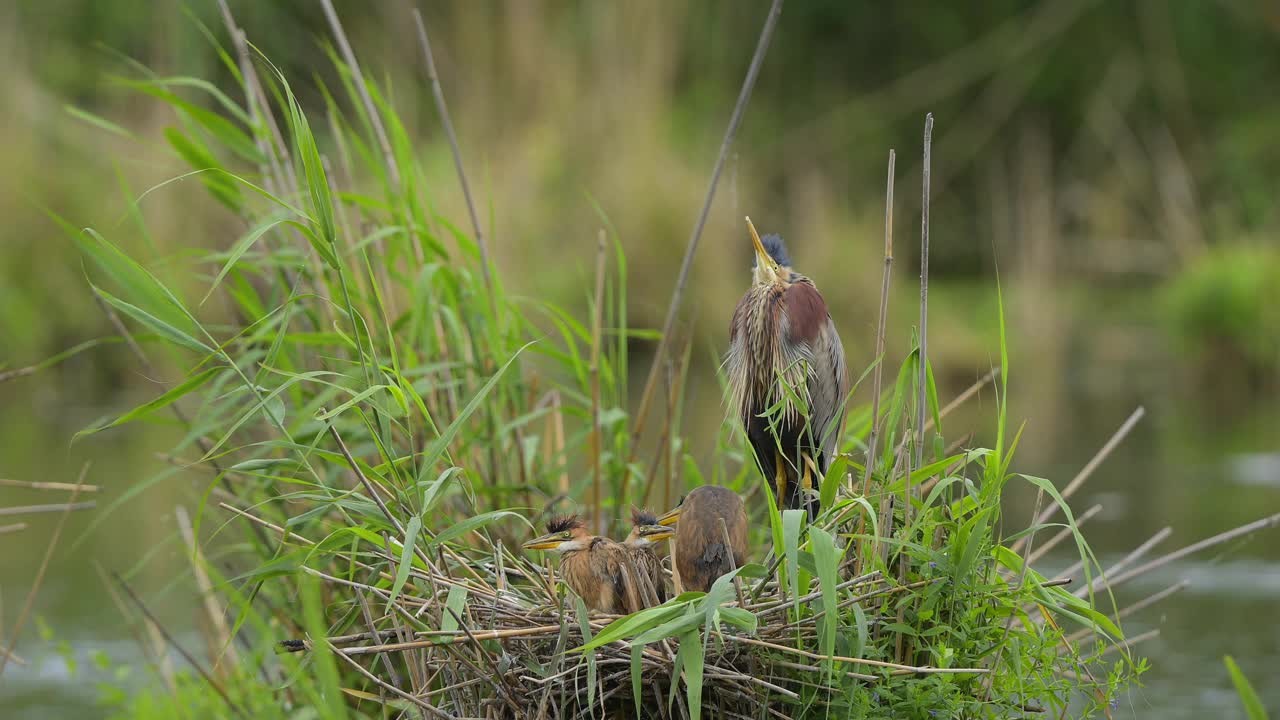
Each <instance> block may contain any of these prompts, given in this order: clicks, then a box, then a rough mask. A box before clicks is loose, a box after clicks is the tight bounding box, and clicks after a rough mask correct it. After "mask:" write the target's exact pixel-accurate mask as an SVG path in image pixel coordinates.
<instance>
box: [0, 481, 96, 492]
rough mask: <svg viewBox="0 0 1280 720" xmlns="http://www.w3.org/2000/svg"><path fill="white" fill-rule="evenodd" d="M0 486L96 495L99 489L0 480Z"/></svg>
mask: <svg viewBox="0 0 1280 720" xmlns="http://www.w3.org/2000/svg"><path fill="white" fill-rule="evenodd" d="M0 485H2V486H5V487H21V488H30V489H32V490H71V491H73V492H87V493H96V492H98V490H99V489H100V488H99V487H98V486H97V485H77V484H75V483H61V482H28V481H26V480H7V479H5V478H0Z"/></svg>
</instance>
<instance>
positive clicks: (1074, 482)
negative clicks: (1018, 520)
mask: <svg viewBox="0 0 1280 720" xmlns="http://www.w3.org/2000/svg"><path fill="white" fill-rule="evenodd" d="M1144 414H1146V410H1144V409H1143V408H1142V407H1141V406H1139V407H1138V408H1137V409H1135V410H1134V411H1133V414H1132V415H1130V416H1129V419H1128V420H1125V421H1124V424H1123V425H1121V426H1120V428H1119V429H1118V430H1116V431H1115V434H1113V435H1112V436H1111V439H1110V440H1107V442H1106V443H1105V444H1103V446H1102V447H1101V448H1100V449H1099V450H1098V452H1097V453H1096V454H1095V455H1094V456H1093V458H1091V459H1090V460H1089V462H1088V463H1087V464H1086V465H1085V466H1084V467H1083V468H1081V469H1080V472H1079V473H1076V476H1075V477H1074V478H1072V479H1071V482H1069V483H1067V486H1066V487H1065V488H1063V489H1062V493H1061V494H1062V499H1063V500H1068V499H1070V498H1071V496H1072V495H1073V494H1075V491H1076V490H1078V489H1080V486H1081V485H1083V484H1084V481H1085V480H1088V479H1089V476H1090V475H1092V474H1093V471H1094V470H1097V469H1098V466H1099V465H1101V464H1102V461H1103V460H1106V459H1107V457H1108V456H1109V455H1111V451H1113V450H1115V449H1116V447H1117V446H1119V445H1120V443H1121V442H1122V441H1123V440H1124V439H1125V437H1127V436H1128V435H1129V431H1130V430H1133V426H1134V425H1137V424H1138V421H1139V420H1141V419H1142V416H1143V415H1144ZM1058 510H1059V508H1058V503H1057V501H1054V502H1052V503H1050V504H1049V507H1047V508H1045V509H1044V512H1042V513H1040V514H1039V515H1037V516H1036V519H1035V521H1034V522H1033V523H1032V524H1033V525H1043V524H1044V523H1046V522H1048V520H1049V518H1051V517H1053V516H1054V515H1055V514H1056V513H1057V512H1058ZM1026 542H1027V538H1026V537H1022V538H1019V539H1018V540H1017V541H1016V542H1014V543H1013V546H1012V547H1011V548H1010V549H1011V550H1013V551H1014V552H1015V553H1021V552H1022V547H1023V546H1024V545H1026Z"/></svg>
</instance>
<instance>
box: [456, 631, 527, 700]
mask: <svg viewBox="0 0 1280 720" xmlns="http://www.w3.org/2000/svg"><path fill="white" fill-rule="evenodd" d="M445 610H448V611H449V614H450V615H452V616H453V619H454V622H456V623H458V627H460V628H462V630H463V631H464V632H465V633H466V634H467V637H468V638H471V643H472V644H473V645H475V646H476V648H477V649H478V650H479V651H480V654H481V655H483V656H484V659H485V660H487V661H489V669H490V670H493V675H494V679H495V682H494V687H493V689H494V690H497V691H498V692H499V694H501V695H502V699H503V700H506V701H507V704H508V705H510V706H511V709H512V710H514V711H515V712H516V716H517V717H519V716H520V706H519V705H516V701H515V698H513V697H512V696H511V688H510V687H509V681H508V680H507V676H506V675H504V674H503V672H502V670H500V669H499V668H498V661H497V660H494V659H493V653H492V652H490V651H489V649H488V648H486V647H485V646H483V645H481V644H480V643H479V641H477V640H476V639H475V637H476V636H475V635H474V634H472V632H471V628H470V627H468V626H467V624H466V623H465V622H463V620H462V618H461V617H458V613H456V612H454V611H453V608H451V607H445Z"/></svg>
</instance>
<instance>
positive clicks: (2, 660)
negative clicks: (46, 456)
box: [0, 463, 92, 675]
mask: <svg viewBox="0 0 1280 720" xmlns="http://www.w3.org/2000/svg"><path fill="white" fill-rule="evenodd" d="M88 473H89V464H88V463H85V464H84V466H83V467H81V468H80V478H79V479H78V480H76V485H75V488H74V489H73V490H72V491H71V502H69V503H66V504H64V505H61V506H60V509H61V510H62V515H61V516H60V517H59V518H58V524H57V525H55V526H54V527H53V536H52V537H50V538H49V544H48V545H46V546H45V550H44V559H43V560H41V561H40V569H39V570H37V571H36V577H35V580H33V581H31V590H29V591H28V592H27V599H26V602H24V603H23V604H22V610H21V612H19V613H18V619H17V621H16V622H14V624H13V633H12V635H13V637H12V638H10V640H9V645H8V647H6V648H5V650H4V654H3V655H0V675H4V668H5V666H6V665H8V663H9V657H10V656H11V655H12V654H13V649H14V647H15V646H16V645H17V643H18V635H19V634H20V633H21V632H22V626H23V625H24V624H26V622H27V616H28V615H30V614H31V608H32V607H33V606H34V605H35V600H36V594H37V593H39V592H40V585H41V584H43V583H44V576H45V573H46V572H48V570H49V561H50V560H52V559H53V551H54V550H55V549H56V548H57V547H58V539H59V538H60V537H62V528H63V527H65V526H66V524H67V517H68V516H69V515H70V514H71V511H72V510H74V509H76V502H75V500H76V497H78V496H79V494H80V486H81V485H83V484H84V478H85V475H87V474H88ZM90 507H92V506H90ZM6 509H12V508H6ZM0 512H2V511H0Z"/></svg>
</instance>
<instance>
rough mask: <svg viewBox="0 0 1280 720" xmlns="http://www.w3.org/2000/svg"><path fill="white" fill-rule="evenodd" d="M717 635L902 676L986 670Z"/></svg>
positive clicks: (983, 671)
mask: <svg viewBox="0 0 1280 720" xmlns="http://www.w3.org/2000/svg"><path fill="white" fill-rule="evenodd" d="M716 635H718V636H720V637H721V638H723V639H725V640H732V641H734V642H740V643H744V644H747V645H755V646H757V647H763V648H769V649H770V650H780V651H782V652H786V653H791V654H793V655H801V656H803V657H807V658H810V659H813V660H834V661H836V662H847V663H853V664H854V665H868V666H871V667H878V668H885V669H889V670H894V671H896V672H894V673H893V674H901V675H923V674H940V673H974V674H977V675H981V674H985V673H986V672H987V669H986V668H936V667H928V666H915V665H904V664H901V663H891V662H885V661H883V660H870V659H867V658H852V657H842V656H840V655H820V654H818V653H813V652H809V651H807V650H800V649H797V648H793V647H787V646H786V645H778V644H777V643H771V642H765V641H764V640H755V639H752V638H748V637H742V636H741V635H728V634H726V633H721V632H717V633H716Z"/></svg>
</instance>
